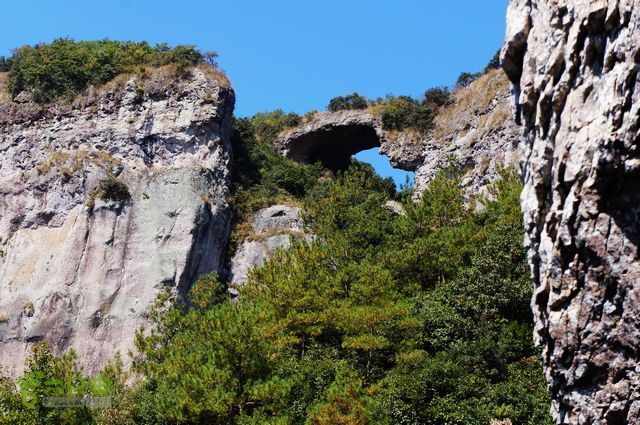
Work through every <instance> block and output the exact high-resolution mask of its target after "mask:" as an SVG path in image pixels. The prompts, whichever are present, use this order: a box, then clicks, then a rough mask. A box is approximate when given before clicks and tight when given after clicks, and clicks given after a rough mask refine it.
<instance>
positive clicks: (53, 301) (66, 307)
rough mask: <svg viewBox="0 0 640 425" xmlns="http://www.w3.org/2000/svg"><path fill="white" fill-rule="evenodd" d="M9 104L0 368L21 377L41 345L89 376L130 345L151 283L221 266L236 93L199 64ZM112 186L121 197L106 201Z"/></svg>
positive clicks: (1, 200) (176, 281) (177, 282)
mask: <svg viewBox="0 0 640 425" xmlns="http://www.w3.org/2000/svg"><path fill="white" fill-rule="evenodd" d="M17 100H18V101H20V102H22V103H17V102H8V101H4V102H0V236H1V237H2V241H1V243H0V353H1V356H0V363H1V366H4V367H7V368H9V371H10V372H11V373H12V374H16V373H17V372H19V370H20V368H21V367H22V366H23V364H24V359H25V356H26V355H27V354H28V347H29V345H30V344H31V343H32V342H35V341H38V340H41V339H47V340H49V341H51V342H52V343H53V345H54V347H55V348H56V350H57V351H59V352H61V351H65V350H67V349H69V348H73V349H75V350H76V352H77V353H78V355H79V358H80V360H81V363H82V364H83V365H84V366H85V368H86V370H87V371H88V372H90V373H91V372H95V371H96V370H98V369H99V368H100V367H101V366H103V365H104V363H105V362H106V361H108V360H110V359H111V358H112V356H113V354H114V353H116V352H121V353H123V354H126V352H127V350H128V349H129V348H131V346H132V341H133V336H134V332H135V331H136V329H138V328H139V327H140V326H142V325H144V324H145V323H146V321H147V314H148V310H149V307H150V305H151V304H152V303H153V302H154V300H155V299H156V296H157V295H158V293H159V292H160V291H162V290H163V289H164V288H167V287H169V288H171V289H172V290H173V291H174V292H177V293H184V292H185V291H186V290H187V289H188V287H189V286H190V284H191V283H192V282H193V280H194V279H195V278H196V277H197V275H198V274H200V273H204V272H209V271H214V270H217V269H218V268H219V265H220V263H221V261H222V258H221V257H222V253H223V252H224V248H225V246H226V242H227V237H228V234H229V230H230V229H229V227H230V219H231V217H230V210H229V207H228V205H227V192H228V186H229V177H228V176H229V166H230V136H231V131H232V128H231V117H232V112H233V105H234V94H233V91H232V90H231V89H230V87H229V86H228V81H226V80H225V79H224V78H223V77H222V76H221V75H219V74H217V72H216V71H215V70H212V69H208V68H205V67H199V68H194V69H193V70H192V72H191V73H190V74H189V75H188V76H186V77H184V78H175V77H174V76H173V75H172V74H170V73H169V71H167V70H166V69H157V70H155V71H153V72H152V73H151V74H150V75H146V76H145V77H144V78H141V77H135V76H121V77H119V78H118V79H116V80H114V81H112V82H111V83H109V84H108V85H107V86H105V87H101V88H99V89H94V88H90V89H88V90H87V91H85V92H84V93H83V94H82V95H81V96H79V97H78V98H77V99H76V100H75V101H73V102H72V103H67V102H59V103H56V104H53V105H48V106H44V107H43V106H38V105H35V104H33V103H30V102H29V99H28V96H18V98H17ZM110 181H111V182H113V181H116V182H120V183H123V184H124V185H126V187H127V189H128V192H129V194H130V197H128V198H127V199H116V200H111V199H110V198H109V197H108V196H102V195H104V193H102V195H101V190H103V191H104V189H101V186H103V185H104V184H105V182H110ZM125 358H126V356H125Z"/></svg>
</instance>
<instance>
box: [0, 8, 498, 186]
mask: <svg viewBox="0 0 640 425" xmlns="http://www.w3.org/2000/svg"><path fill="white" fill-rule="evenodd" d="M507 3H508V0H457V1H442V0H179V1H176V0H171V1H169V0H110V1H97V0H55V1H54V0H29V1H13V0H10V1H6V2H4V4H3V6H2V8H3V19H2V24H1V25H0V55H9V54H10V52H11V49H12V48H15V47H19V46H21V45H24V44H34V43H37V42H43V41H51V40H53V39H54V38H58V37H72V38H75V39H78V40H80V39H84V40H92V39H102V38H110V39H116V40H117V39H120V40H134V41H142V40H146V41H149V42H150V43H158V42H167V43H169V44H172V45H175V44H195V45H196V46H198V47H199V48H201V49H203V50H216V51H217V52H218V53H219V54H220V60H219V62H220V65H221V67H222V68H223V69H224V70H225V71H226V72H227V73H228V75H229V77H230V79H231V82H232V83H233V86H234V88H235V90H236V97H237V103H236V114H237V115H238V116H247V115H252V114H254V113H255V112H260V111H268V110H273V109H276V108H282V109H284V110H285V111H287V112H288V111H293V112H298V113H304V112H306V111H308V110H311V109H318V110H322V109H324V108H325V107H326V105H327V103H328V101H329V99H331V98H332V97H334V96H336V95H342V94H347V93H351V92H353V91H357V92H359V93H360V94H363V95H366V96H368V97H371V98H375V97H378V96H384V95H385V94H387V93H394V94H403V95H405V94H406V95H413V96H420V95H421V94H422V93H424V91H425V89H427V88H430V87H433V86H440V85H451V84H452V83H454V82H455V80H456V78H457V76H458V75H459V74H460V72H462V71H469V72H474V71H479V70H480V69H482V68H483V67H484V65H485V64H486V63H487V62H488V61H489V59H490V58H491V57H492V56H493V54H494V53H495V52H496V50H497V49H498V48H499V47H500V45H501V43H502V39H503V37H504V29H505V13H506V7H507ZM358 157H359V158H362V159H365V160H367V161H369V162H373V164H374V166H376V168H377V169H378V171H379V172H380V173H381V174H383V175H392V176H393V177H394V179H396V181H397V182H399V183H404V178H405V177H404V173H402V172H400V171H398V170H395V171H394V170H391V169H389V168H386V167H389V166H388V164H386V167H385V162H386V161H384V159H383V158H380V157H379V156H377V155H375V154H371V153H363V154H361V155H359V156H358Z"/></svg>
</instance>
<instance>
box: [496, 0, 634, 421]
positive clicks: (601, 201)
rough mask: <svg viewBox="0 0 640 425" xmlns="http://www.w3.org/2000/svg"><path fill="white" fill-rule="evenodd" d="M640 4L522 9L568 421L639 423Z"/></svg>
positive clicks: (528, 109)
mask: <svg viewBox="0 0 640 425" xmlns="http://www.w3.org/2000/svg"><path fill="white" fill-rule="evenodd" d="M639 23H640V1H637V0H610V1H596V0H591V1H587V0H563V1H552V0H512V1H511V4H510V6H509V11H508V28H507V35H506V41H505V45H504V48H503V53H502V55H503V58H504V60H503V63H504V68H505V70H506V71H507V73H508V75H509V78H510V79H511V81H512V82H513V88H514V94H515V100H516V102H517V107H516V116H517V118H518V119H520V120H521V122H522V125H523V130H524V145H525V146H524V148H525V152H524V155H523V159H522V170H523V177H524V191H523V193H522V207H523V212H524V220H525V225H526V232H527V238H526V243H527V245H528V249H529V261H530V264H531V270H532V275H533V279H534V283H535V293H534V297H533V300H532V305H533V310H534V314H535V320H536V339H537V341H538V342H539V343H540V344H542V347H543V350H544V351H543V356H544V366H545V372H546V376H547V380H548V383H549V386H550V389H551V392H552V396H553V407H552V414H553V416H554V418H555V420H556V422H557V423H562V424H627V423H628V424H637V423H640V353H639V347H640V286H638V282H639V280H640V263H639V262H638V242H639V238H640V227H639V225H638V223H639V219H640V152H639V150H638V140H639V136H640V134H639V129H640V86H639V85H638V84H637V82H638V70H639V65H638V61H639V58H640V55H639V49H640V30H639V29H638V24H639Z"/></svg>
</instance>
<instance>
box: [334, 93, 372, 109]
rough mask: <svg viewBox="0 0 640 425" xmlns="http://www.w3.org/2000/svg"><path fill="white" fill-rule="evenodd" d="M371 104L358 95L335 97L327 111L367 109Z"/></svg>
mask: <svg viewBox="0 0 640 425" xmlns="http://www.w3.org/2000/svg"><path fill="white" fill-rule="evenodd" d="M368 106H369V103H368V102H367V99H366V98H365V97H363V96H360V95H359V94H358V93H352V94H349V95H346V96H338V97H334V98H333V99H331V100H330V101H329V105H328V106H327V109H328V110H329V111H331V112H337V111H345V110H350V109H367V107H368Z"/></svg>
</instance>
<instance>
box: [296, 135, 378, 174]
mask: <svg viewBox="0 0 640 425" xmlns="http://www.w3.org/2000/svg"><path fill="white" fill-rule="evenodd" d="M376 147H378V148H379V147H380V139H379V138H378V135H377V134H376V131H375V129H374V128H372V127H371V126H367V125H349V126H340V127H333V128H331V129H321V130H318V131H314V132H310V133H307V134H305V135H303V136H300V137H299V138H298V140H296V143H295V144H293V145H292V146H291V147H290V150H289V155H288V156H289V157H290V158H291V159H293V160H296V161H299V162H306V163H313V162H316V161H320V162H322V164H324V165H325V166H326V167H327V168H330V169H332V170H340V169H344V168H346V167H347V166H348V165H349V161H350V159H351V157H352V156H353V155H355V154H357V153H358V152H361V151H364V150H368V149H371V148H376Z"/></svg>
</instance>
